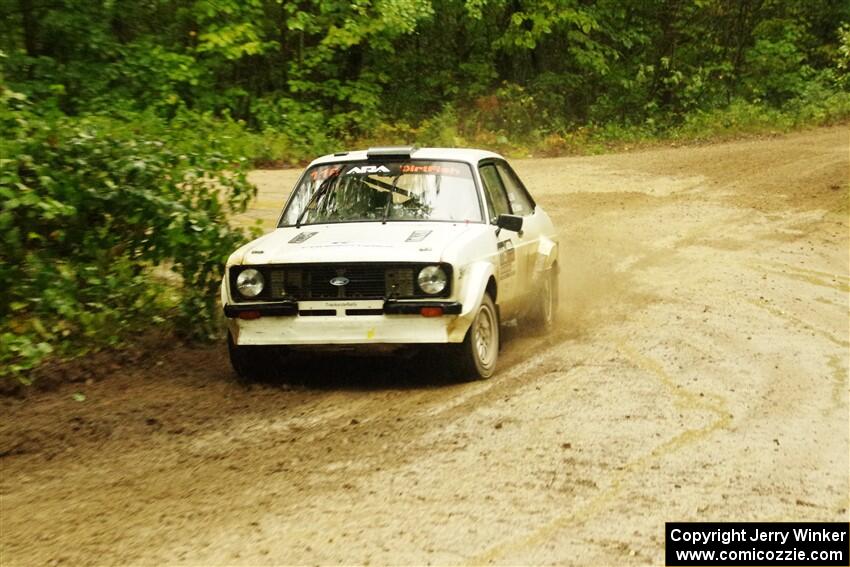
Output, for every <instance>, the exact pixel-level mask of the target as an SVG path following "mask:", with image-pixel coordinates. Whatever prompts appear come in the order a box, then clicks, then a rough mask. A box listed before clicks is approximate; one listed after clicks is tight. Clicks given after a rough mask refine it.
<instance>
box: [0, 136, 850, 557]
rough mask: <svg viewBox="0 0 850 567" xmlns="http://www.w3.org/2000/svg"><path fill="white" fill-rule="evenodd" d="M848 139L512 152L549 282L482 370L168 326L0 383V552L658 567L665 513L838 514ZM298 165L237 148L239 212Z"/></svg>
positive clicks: (843, 516)
mask: <svg viewBox="0 0 850 567" xmlns="http://www.w3.org/2000/svg"><path fill="white" fill-rule="evenodd" d="M848 149H850V139H848V129H847V127H846V126H844V127H839V128H833V129H821V130H815V131H810V132H804V133H798V134H794V135H790V136H786V137H778V138H770V139H761V140H755V141H746V142H737V143H726V144H715V145H706V146H701V147H685V148H674V149H658V150H651V151H641V152H634V153H627V154H618V155H606V156H596V157H581V158H557V159H533V160H518V161H516V162H515V165H516V167H517V169H518V171H519V173H520V175H521V176H522V177H523V178H524V179H525V180H526V182H527V184H528V185H529V187H530V189H531V191H532V193H533V194H534V195H535V197H536V198H537V200H538V201H539V202H540V203H541V204H542V205H543V206H544V207H545V208H546V209H547V210H548V211H549V212H550V214H552V216H553V218H554V219H555V221H556V223H557V224H558V225H559V227H560V228H561V231H562V242H563V250H562V257H561V264H562V266H563V269H562V287H563V289H562V290H561V298H562V303H563V305H562V313H561V318H560V324H559V329H558V330H556V331H555V332H553V333H552V334H550V335H549V336H546V337H528V336H525V335H524V334H523V333H521V332H520V331H519V330H517V329H511V328H508V329H506V334H507V340H506V343H505V345H504V349H503V351H502V357H501V360H500V370H499V372H498V373H497V375H496V376H495V377H494V378H492V379H491V380H489V381H484V382H477V383H471V384H458V383H454V382H452V381H451V379H450V377H448V376H446V375H445V374H444V373H442V372H441V371H439V370H436V369H435V368H433V367H431V365H430V364H429V361H428V359H412V360H396V359H386V358H342V357H328V356H322V357H309V358H306V359H302V360H297V361H295V362H293V364H292V365H291V366H290V367H288V368H287V369H286V376H287V378H286V381H285V382H281V383H279V384H265V385H254V386H251V387H245V386H243V385H241V384H239V383H238V382H237V381H236V379H235V378H234V376H233V374H232V372H231V370H230V368H229V366H228V363H227V355H226V351H225V348H224V347H223V346H222V345H219V346H214V347H207V348H187V347H185V346H180V345H171V346H169V345H164V346H163V348H162V349H161V350H160V351H159V352H156V353H154V354H150V355H147V356H136V357H132V358H131V359H130V360H131V361H132V362H130V363H128V362H126V361H124V362H120V361H119V362H117V363H115V364H114V366H107V367H105V369H103V368H102V369H101V371H100V372H98V373H97V375H96V376H95V378H96V379H94V380H89V381H88V383H87V382H85V381H83V382H79V383H72V384H66V385H64V386H61V387H59V388H58V389H56V390H53V391H50V392H46V393H35V394H32V395H30V396H29V398H28V399H23V400H21V399H15V398H4V399H0V408H2V412H3V416H4V417H3V419H2V423H0V455H2V457H0V467H2V475H0V512H2V514H0V563H2V564H3V565H15V564H38V565H45V564H47V565H51V564H67V565H85V564H98V565H106V564H119V563H120V564H130V563H132V564H163V563H167V564H229V565H247V564H250V565H257V564H338V563H345V564H366V563H369V564H417V565H420V564H458V563H464V564H486V563H497V564H511V565H515V564H559V565H570V564H576V565H614V564H617V565H626V564H635V565H644V564H655V565H658V564H663V543H664V542H663V539H664V535H663V534H664V522H665V521H688V520H691V521H699V520H704V521H710V520H711V521H724V520H729V521H732V520H736V521H779V520H787V521H803V520H823V521H839V520H843V521H847V519H848V485H849V484H850V482H849V480H848V471H850V464H848V459H850V456H849V455H850V450H848V352H850V349H849V348H848V347H850V343H848V334H850V333H849V332H848V324H849V322H848V310H849V309H850V304H849V303H848V286H850V267H849V266H848V249H850V242H848V236H850V233H849V232H848V162H849V161H850V160H848V157H849V156H848ZM297 174H298V172H294V171H259V172H255V173H254V174H253V179H254V181H255V182H256V183H258V184H259V185H260V187H261V194H260V197H259V199H258V202H257V204H256V206H255V208H254V209H253V210H252V211H251V212H250V213H249V214H248V215H246V220H250V219H251V218H259V219H262V220H263V222H264V223H265V224H266V226H271V225H272V224H273V223H274V221H275V219H276V216H277V214H278V212H279V209H280V206H281V203H282V200H283V198H284V197H285V195H286V193H287V191H288V190H289V188H290V187H291V185H292V183H293V182H294V180H295V178H296V177H297ZM85 378H86V376H82V379H85ZM77 392H80V393H83V394H84V395H85V401H82V402H79V401H76V400H75V399H74V397H73V395H74V394H75V393H77Z"/></svg>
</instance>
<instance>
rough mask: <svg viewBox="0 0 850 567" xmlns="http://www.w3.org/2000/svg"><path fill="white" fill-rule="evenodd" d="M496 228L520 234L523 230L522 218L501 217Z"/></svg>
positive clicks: (497, 220) (512, 216)
mask: <svg viewBox="0 0 850 567" xmlns="http://www.w3.org/2000/svg"><path fill="white" fill-rule="evenodd" d="M496 226H498V227H499V228H504V229H505V230H510V231H513V232H520V231H521V230H522V217H519V216H517V215H499V217H498V218H497V219H496Z"/></svg>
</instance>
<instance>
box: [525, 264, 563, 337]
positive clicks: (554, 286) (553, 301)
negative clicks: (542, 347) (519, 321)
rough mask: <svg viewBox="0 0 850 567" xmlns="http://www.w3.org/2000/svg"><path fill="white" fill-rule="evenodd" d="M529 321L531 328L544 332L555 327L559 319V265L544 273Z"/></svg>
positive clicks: (535, 295)
mask: <svg viewBox="0 0 850 567" xmlns="http://www.w3.org/2000/svg"><path fill="white" fill-rule="evenodd" d="M534 298H535V299H534V304H533V305H532V306H531V310H530V312H529V317H528V321H529V324H530V325H531V328H532V329H534V330H535V331H537V332H539V333H541V334H543V333H548V332H549V331H551V330H552V329H553V328H554V327H555V323H556V321H557V319H558V267H557V266H553V267H552V268H551V269H549V270H547V271H546V272H544V273H543V277H542V278H541V279H540V285H539V286H538V289H537V293H535V294H534Z"/></svg>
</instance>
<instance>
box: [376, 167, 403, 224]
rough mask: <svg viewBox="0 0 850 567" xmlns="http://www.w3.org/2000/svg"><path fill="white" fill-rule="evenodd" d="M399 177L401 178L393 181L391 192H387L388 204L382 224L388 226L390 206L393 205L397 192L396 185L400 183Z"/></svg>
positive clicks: (385, 207)
mask: <svg viewBox="0 0 850 567" xmlns="http://www.w3.org/2000/svg"><path fill="white" fill-rule="evenodd" d="M399 177H401V175H398V176H396V178H395V179H393V184H392V187H391V188H390V190H389V191H387V204H386V205H385V206H384V216H383V217H381V224H387V219H388V218H390V205H392V204H393V193H395V192H396V184H397V183H398V178H399Z"/></svg>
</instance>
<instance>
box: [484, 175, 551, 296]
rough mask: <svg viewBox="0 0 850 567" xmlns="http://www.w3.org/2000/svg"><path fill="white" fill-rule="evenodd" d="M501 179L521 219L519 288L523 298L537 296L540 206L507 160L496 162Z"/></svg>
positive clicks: (518, 265)
mask: <svg viewBox="0 0 850 567" xmlns="http://www.w3.org/2000/svg"><path fill="white" fill-rule="evenodd" d="M494 165H495V166H496V171H497V172H498V174H499V179H500V180H501V181H502V185H503V186H504V188H505V193H506V194H507V197H508V205H509V207H510V210H511V214H513V215H517V216H521V217H522V219H523V221H522V232H521V233H520V234H518V235H517V246H516V256H517V286H518V289H520V290H522V293H520V294H519V295H527V294H533V293H535V290H536V289H537V284H538V282H536V281H535V274H534V264H535V261H536V259H537V250H538V247H539V242H540V234H541V226H540V224H541V223H540V218H539V216H538V215H537V207H536V205H535V203H534V200H533V199H532V198H531V195H529V194H528V191H527V190H526V189H525V186H524V185H523V184H522V182H521V181H520V179H519V176H518V175H517V174H516V172H514V170H513V169H512V168H511V166H510V165H508V163H507V162H506V161H503V160H497V161H495V162H494Z"/></svg>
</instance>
